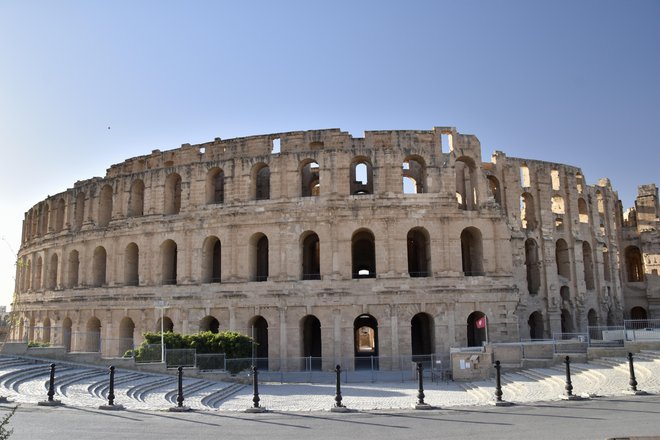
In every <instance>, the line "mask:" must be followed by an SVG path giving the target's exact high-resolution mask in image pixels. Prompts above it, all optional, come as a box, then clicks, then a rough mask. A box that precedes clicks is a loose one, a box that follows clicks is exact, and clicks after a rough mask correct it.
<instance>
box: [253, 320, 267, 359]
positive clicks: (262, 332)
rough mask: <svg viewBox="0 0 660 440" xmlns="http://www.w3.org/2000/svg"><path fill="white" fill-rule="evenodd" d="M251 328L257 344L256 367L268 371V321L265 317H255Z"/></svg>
mask: <svg viewBox="0 0 660 440" xmlns="http://www.w3.org/2000/svg"><path fill="white" fill-rule="evenodd" d="M250 328H251V329H252V339H254V342H255V352H254V354H255V356H256V357H257V359H256V364H257V365H256V366H257V368H259V369H261V370H268V321H266V318H264V317H263V316H255V317H253V318H252V319H251V320H250Z"/></svg>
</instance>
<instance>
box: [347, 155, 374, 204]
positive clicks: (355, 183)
mask: <svg viewBox="0 0 660 440" xmlns="http://www.w3.org/2000/svg"><path fill="white" fill-rule="evenodd" d="M350 191H351V195H362V194H373V193H374V171H373V165H372V164H371V161H370V160H369V159H367V158H366V157H364V156H358V157H355V158H353V160H352V161H351V168H350Z"/></svg>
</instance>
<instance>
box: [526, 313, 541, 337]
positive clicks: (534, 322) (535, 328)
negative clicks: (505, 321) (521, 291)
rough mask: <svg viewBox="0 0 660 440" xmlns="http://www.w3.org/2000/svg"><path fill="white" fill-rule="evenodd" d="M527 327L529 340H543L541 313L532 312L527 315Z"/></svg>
mask: <svg viewBox="0 0 660 440" xmlns="http://www.w3.org/2000/svg"><path fill="white" fill-rule="evenodd" d="M527 326H528V327H529V338H530V339H543V334H544V329H543V327H544V326H543V315H542V314H541V312H534V313H532V314H531V315H529V319H528V320H527Z"/></svg>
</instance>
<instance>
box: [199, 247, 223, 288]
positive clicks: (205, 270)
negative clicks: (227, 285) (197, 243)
mask: <svg viewBox="0 0 660 440" xmlns="http://www.w3.org/2000/svg"><path fill="white" fill-rule="evenodd" d="M221 278H222V246H221V244H220V239H218V237H208V238H207V239H206V240H204V246H203V266H202V282H204V283H219V282H220V281H221Z"/></svg>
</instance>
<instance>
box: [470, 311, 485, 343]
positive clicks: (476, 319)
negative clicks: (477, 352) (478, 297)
mask: <svg viewBox="0 0 660 440" xmlns="http://www.w3.org/2000/svg"><path fill="white" fill-rule="evenodd" d="M487 326H488V320H487V318H486V315H484V314H483V313H482V312H472V313H470V316H468V319H467V339H468V347H481V346H482V345H483V344H484V342H486V341H488V330H487Z"/></svg>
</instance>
